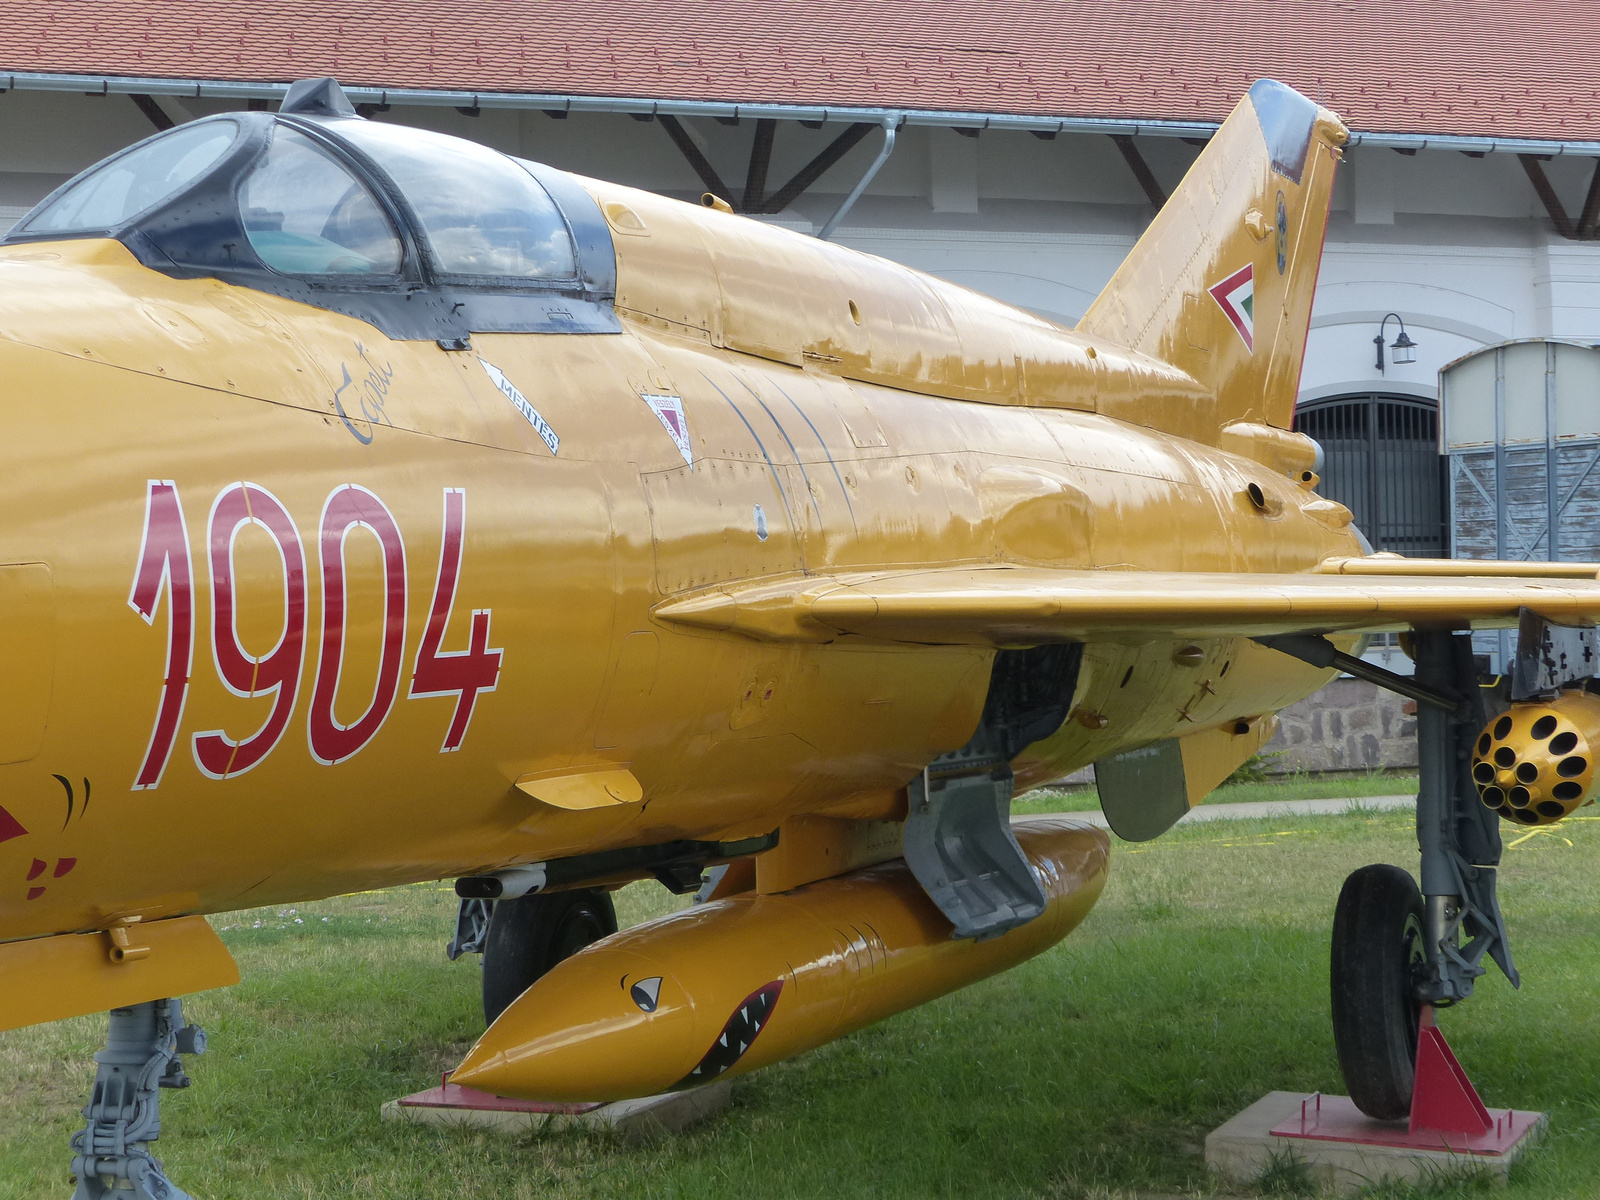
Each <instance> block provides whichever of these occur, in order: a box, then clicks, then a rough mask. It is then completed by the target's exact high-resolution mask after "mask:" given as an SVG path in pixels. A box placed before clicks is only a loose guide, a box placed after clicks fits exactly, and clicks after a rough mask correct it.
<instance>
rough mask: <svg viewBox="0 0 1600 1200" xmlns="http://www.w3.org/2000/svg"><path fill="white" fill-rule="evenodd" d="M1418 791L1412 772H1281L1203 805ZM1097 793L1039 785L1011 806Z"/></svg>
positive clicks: (1063, 803) (1071, 808) (1094, 800)
mask: <svg viewBox="0 0 1600 1200" xmlns="http://www.w3.org/2000/svg"><path fill="white" fill-rule="evenodd" d="M1408 794H1409V795H1412V796H1414V795H1416V794H1417V777H1416V774H1415V773H1409V774H1408V773H1406V772H1403V771H1401V772H1387V771H1367V772H1363V773H1359V774H1354V773H1353V774H1350V775H1320V776H1311V775H1283V776H1279V777H1275V778H1271V779H1269V780H1265V781H1263V782H1260V783H1225V784H1223V785H1222V786H1221V787H1219V788H1217V789H1216V791H1214V792H1212V793H1211V794H1210V795H1209V796H1207V797H1206V798H1205V799H1204V800H1203V801H1201V803H1202V804H1250V803H1253V802H1255V801H1258V800H1331V799H1344V798H1345V797H1349V796H1402V795H1408ZM1099 808H1100V793H1099V792H1097V791H1095V790H1094V788H1093V787H1092V786H1091V787H1072V788H1051V787H1045V788H1039V789H1037V790H1036V791H1032V792H1029V793H1028V794H1027V795H1026V796H1023V797H1021V798H1020V799H1018V800H1017V801H1016V802H1015V803H1013V804H1012V806H1011V811H1012V812H1013V813H1016V814H1019V815H1021V814H1024V813H1059V812H1096V811H1098V810H1099Z"/></svg>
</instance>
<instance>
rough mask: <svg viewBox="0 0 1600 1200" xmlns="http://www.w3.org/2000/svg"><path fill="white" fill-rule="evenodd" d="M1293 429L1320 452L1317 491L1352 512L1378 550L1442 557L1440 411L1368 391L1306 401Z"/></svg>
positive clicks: (1411, 399) (1431, 405) (1407, 398)
mask: <svg viewBox="0 0 1600 1200" xmlns="http://www.w3.org/2000/svg"><path fill="white" fill-rule="evenodd" d="M1295 428H1296V429H1297V430H1299V431H1300V432H1301V433H1303V434H1305V435H1306V436H1307V437H1310V438H1311V439H1313V440H1314V441H1316V442H1317V443H1318V444H1319V445H1320V446H1321V447H1322V450H1323V454H1324V462H1323V471H1322V486H1321V487H1320V488H1319V489H1318V490H1319V491H1321V492H1322V494H1323V495H1324V496H1326V497H1328V499H1330V500H1337V501H1338V502H1339V503H1340V504H1343V505H1344V506H1345V507H1346V508H1348V509H1349V510H1350V511H1351V512H1353V513H1354V514H1355V523H1356V527H1357V528H1358V529H1360V530H1361V532H1362V533H1364V534H1366V535H1367V539H1368V540H1369V541H1371V543H1372V548H1373V549H1374V550H1392V551H1394V552H1395V553H1397V554H1405V555H1408V556H1410V557H1412V558H1441V557H1443V556H1444V552H1445V545H1446V538H1445V514H1444V468H1443V461H1444V460H1443V459H1442V458H1441V457H1440V454H1439V406H1438V405H1437V404H1436V403H1435V402H1434V401H1432V400H1419V399H1417V398H1416V397H1414V396H1388V395H1384V394H1382V393H1377V392H1368V393H1365V394H1361V395H1354V396H1331V397H1329V398H1328V399H1326V400H1313V401H1311V402H1310V403H1308V404H1302V405H1301V406H1300V408H1299V410H1298V411H1297V412H1296V414H1295Z"/></svg>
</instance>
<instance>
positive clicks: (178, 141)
mask: <svg viewBox="0 0 1600 1200" xmlns="http://www.w3.org/2000/svg"><path fill="white" fill-rule="evenodd" d="M330 89H331V90H330ZM296 93H299V94H300V97H301V99H300V101H299V102H298V103H297V102H296ZM308 96H309V97H310V98H309V100H308V99H307V97H308ZM66 237H113V238H117V239H118V240H120V241H122V242H123V243H124V244H125V245H126V246H127V247H128V248H129V249H130V250H131V251H132V252H133V253H134V254H135V255H136V256H137V257H138V258H139V259H140V261H142V262H143V263H144V264H145V265H146V266H149V267H151V268H153V269H155V270H158V271H164V272H165V273H167V274H169V275H175V276H179V277H186V278H187V277H195V276H202V275H210V276H214V277H216V278H219V279H223V280H225V281H227V282H229V283H236V284H240V285H242V286H246V287H253V288H257V289H259V290H262V291H268V292H272V293H275V294H278V295H282V296H286V297H289V298H291V299H295V300H301V301H303V302H305V303H309V304H314V305H317V306H319V307H322V308H328V309H332V310H334V311H338V312H344V313H347V314H349V315H351V316H356V317H360V318H361V319H363V320H367V321H370V322H371V323H372V324H374V325H377V326H378V327H379V328H380V329H382V330H383V331H384V332H385V333H387V334H388V335H389V336H391V337H397V338H437V339H439V340H440V341H441V342H459V341H461V340H462V339H464V338H465V337H466V336H467V335H468V334H470V333H474V332H483V333H487V332H570V333H580V332H589V333H592V332H614V331H615V330H616V329H617V328H619V326H618V324H617V321H616V316H615V314H614V313H613V312H612V310H611V301H612V299H613V297H614V295H615V290H616V264H615V257H614V254H613V251H612V247H611V240H610V233H609V231H608V230H607V229H606V226H605V222H604V219H603V218H602V217H601V215H600V212H599V210H598V208H597V207H596V205H595V203H594V201H593V199H592V198H591V197H590V196H589V194H588V193H587V192H586V191H584V190H583V188H581V187H580V186H579V185H578V184H577V183H576V182H575V181H574V180H573V179H572V178H571V177H570V176H567V175H565V174H563V173H562V172H559V171H554V170H551V169H550V168H548V167H543V166H540V165H538V164H536V163H531V162H527V161H525V160H522V159H517V158H512V157H510V156H508V155H505V154H501V153H499V152H498V151H495V150H491V149H489V148H488V147H485V146H482V145H479V144H478V143H476V142H470V141H466V140H464V139H461V138H454V137H448V136H446V135H444V134H440V133H433V132H431V131H428V130H423V129H415V128H410V127H406V126H400V125H385V124H380V123H378V122H375V121H368V120H364V119H363V118H361V117H359V116H357V115H356V114H355V111H354V109H353V108H351V107H350V105H349V102H348V100H346V99H345V98H344V95H343V93H342V92H339V91H338V88H337V85H336V84H333V83H332V81H311V82H310V83H309V84H298V85H296V88H295V89H294V90H292V91H291V92H290V95H289V97H288V98H287V99H286V100H285V103H284V107H283V109H282V111H280V112H279V113H278V114H276V115H272V114H268V113H233V114H229V115H226V116H217V117H208V118H204V119H202V120H198V121H194V122H191V123H189V124H186V125H181V126H178V127H177V128H175V129H171V130H167V131H166V132H163V133H159V134H156V135H155V136H154V137H151V138H148V139H146V140H145V141H143V142H140V143H138V144H137V145H135V146H132V147H130V148H129V149H127V150H125V151H123V152H122V153H121V154H118V155H116V156H114V157H113V158H110V159H108V160H106V161H105V162H103V163H100V164H99V165H97V166H95V167H92V168H90V169H89V170H88V171H85V172H84V173H83V174H82V175H79V176H78V177H77V178H75V179H73V180H71V181H69V182H68V183H67V184H65V185H63V186H62V187H61V188H59V189H58V190H57V191H56V192H54V193H53V194H51V195H50V196H48V197H46V198H45V200H44V201H43V202H42V203H41V204H40V205H39V206H38V207H37V208H35V209H34V210H33V212H31V213H29V214H28V215H27V216H26V217H25V218H23V220H22V221H21V222H19V223H18V225H17V226H16V228H15V229H13V230H12V232H11V234H10V235H9V236H8V237H7V238H6V239H5V240H6V241H7V242H18V241H39V240H56V239H60V238H66Z"/></svg>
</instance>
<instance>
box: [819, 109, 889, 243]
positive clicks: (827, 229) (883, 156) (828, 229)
mask: <svg viewBox="0 0 1600 1200" xmlns="http://www.w3.org/2000/svg"><path fill="white" fill-rule="evenodd" d="M899 127H900V114H899V113H892V114H891V115H889V116H887V117H885V118H884V119H883V149H882V150H879V151H878V157H877V158H875V159H873V160H872V165H871V166H870V167H868V168H867V172H866V174H865V175H863V176H862V177H861V180H860V182H859V183H857V184H856V186H855V187H853V188H852V189H851V190H850V194H849V195H848V196H846V197H845V198H844V203H843V204H841V205H839V207H838V208H836V209H835V210H834V213H833V216H831V217H829V218H828V223H827V224H826V225H824V226H823V227H822V229H821V231H820V232H819V233H818V234H817V237H819V238H821V239H822V240H823V241H827V240H828V238H829V237H830V236H832V234H833V231H834V230H835V229H837V228H838V227H839V222H840V221H842V220H844V218H845V214H846V213H848V212H849V211H850V210H851V209H852V208H854V207H855V203H856V201H857V200H859V199H861V193H862V192H864V191H866V190H867V185H868V184H869V183H871V182H872V179H873V176H875V175H877V173H878V171H879V170H880V169H881V168H882V167H883V164H884V163H886V162H888V161H889V155H891V154H893V153H894V138H895V131H896V130H897V129H899Z"/></svg>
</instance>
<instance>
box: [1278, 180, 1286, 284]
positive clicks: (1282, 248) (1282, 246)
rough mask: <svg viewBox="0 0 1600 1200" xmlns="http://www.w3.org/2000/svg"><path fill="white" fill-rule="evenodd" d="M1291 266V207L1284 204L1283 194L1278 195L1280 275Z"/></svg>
mask: <svg viewBox="0 0 1600 1200" xmlns="http://www.w3.org/2000/svg"><path fill="white" fill-rule="evenodd" d="M1288 265H1289V206H1288V205H1287V204H1285V203H1284V202H1283V193H1282V192H1279V193H1278V274H1279V275H1282V274H1283V269H1284V267H1286V266H1288Z"/></svg>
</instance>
